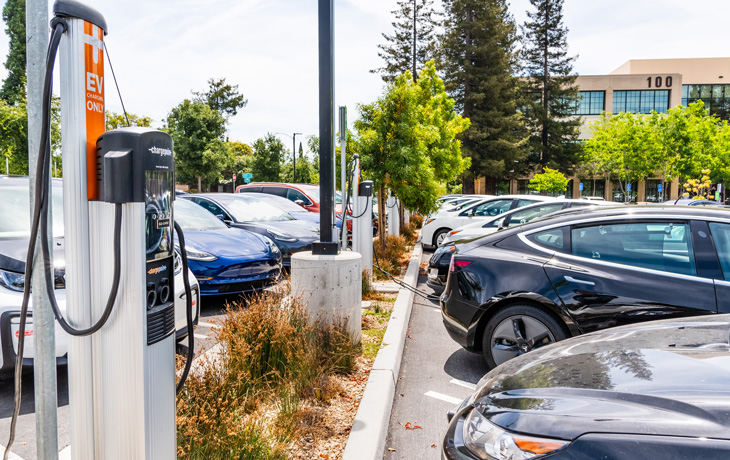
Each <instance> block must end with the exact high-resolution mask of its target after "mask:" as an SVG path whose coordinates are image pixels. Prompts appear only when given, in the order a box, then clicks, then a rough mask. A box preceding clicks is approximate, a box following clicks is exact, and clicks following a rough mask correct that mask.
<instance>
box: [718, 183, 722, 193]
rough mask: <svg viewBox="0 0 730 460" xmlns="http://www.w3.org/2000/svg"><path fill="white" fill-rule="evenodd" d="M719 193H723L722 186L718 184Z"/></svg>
mask: <svg viewBox="0 0 730 460" xmlns="http://www.w3.org/2000/svg"><path fill="white" fill-rule="evenodd" d="M717 191H718V192H720V193H722V184H717Z"/></svg>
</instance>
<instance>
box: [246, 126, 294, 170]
mask: <svg viewBox="0 0 730 460" xmlns="http://www.w3.org/2000/svg"><path fill="white" fill-rule="evenodd" d="M285 151H286V149H285V148H284V144H282V142H281V140H280V139H279V138H278V137H276V136H275V135H274V134H272V133H267V134H266V136H265V137H264V138H262V139H256V142H254V143H253V162H252V164H251V174H253V180H255V181H256V182H278V181H279V180H280V177H279V176H280V175H281V160H282V158H283V157H284V152H285Z"/></svg>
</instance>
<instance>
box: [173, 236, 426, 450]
mask: <svg viewBox="0 0 730 460" xmlns="http://www.w3.org/2000/svg"><path fill="white" fill-rule="evenodd" d="M420 254H421V250H420V245H418V246H417V247H416V248H415V250H414V252H413V255H412V257H411V259H410V263H409V265H408V270H407V271H406V275H405V279H404V282H405V283H408V284H409V285H410V286H413V287H414V288H415V283H416V278H417V276H418V268H419V261H420ZM400 257H401V260H400V263H403V262H405V260H404V257H403V256H402V252H401V253H400ZM393 268H400V267H393ZM399 271H400V270H399ZM364 298H366V299H368V300H369V305H368V307H367V308H366V309H365V310H364V311H363V315H362V326H363V334H362V342H361V343H355V344H353V341H352V339H351V336H350V335H349V334H348V332H347V329H346V327H345V322H344V321H341V322H339V323H338V322H335V324H334V325H331V326H323V325H321V324H312V322H311V320H310V319H309V317H308V316H307V314H306V308H304V307H305V306H304V305H303V304H302V302H301V301H300V300H299V299H296V298H292V297H290V296H289V292H288V289H281V290H279V291H278V292H269V293H265V294H262V295H260V296H257V297H255V298H254V299H251V300H250V301H248V302H246V303H245V305H244V304H237V305H231V306H229V307H228V311H227V318H226V320H225V321H224V322H222V323H221V324H220V329H219V332H218V334H217V336H216V339H215V341H216V342H217V343H216V344H215V346H214V350H215V351H214V352H209V353H206V354H204V355H202V357H200V358H198V359H197V360H196V362H195V365H194V369H193V371H192V372H191V374H190V376H189V378H188V381H187V383H186V385H185V387H184V389H183V390H182V392H181V393H180V395H179V396H178V407H177V420H178V422H177V423H178V430H177V431H178V457H179V458H186V459H206V460H207V459H242V460H247V459H251V460H253V459H257V460H258V459H261V460H274V459H277V460H278V459H330V460H335V459H341V458H345V459H348V458H349V459H355V458H356V459H369V458H382V451H383V447H384V442H385V436H386V434H387V427H388V419H389V416H390V408H391V405H392V402H393V392H394V389H395V381H396V379H397V377H398V369H399V367H400V358H401V355H402V352H403V343H404V340H405V334H406V329H407V326H408V318H409V316H410V309H411V304H412V301H413V293H412V291H410V290H407V289H401V290H400V292H399V294H398V295H397V298H396V296H395V295H387V294H381V293H378V292H375V291H372V292H369V293H368V292H366V293H364ZM386 327H387V329H386ZM381 342H382V343H381ZM366 384H367V386H366ZM363 391H364V394H363ZM373 433H375V434H373ZM348 437H349V440H348ZM346 444H347V450H345V445H346ZM343 451H344V454H343ZM350 451H353V452H354V453H353V454H348V452H350ZM378 452H379V456H378ZM343 455H344V456H343Z"/></svg>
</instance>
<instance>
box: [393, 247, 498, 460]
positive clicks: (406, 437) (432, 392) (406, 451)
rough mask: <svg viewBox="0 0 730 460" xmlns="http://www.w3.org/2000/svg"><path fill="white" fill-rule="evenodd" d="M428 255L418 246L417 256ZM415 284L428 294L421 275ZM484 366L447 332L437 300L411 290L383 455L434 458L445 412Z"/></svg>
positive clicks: (470, 387) (471, 385) (470, 386)
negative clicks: (414, 294)
mask: <svg viewBox="0 0 730 460" xmlns="http://www.w3.org/2000/svg"><path fill="white" fill-rule="evenodd" d="M431 255H432V253H431V252H426V251H424V253H423V256H422V262H426V261H428V259H429V258H430V257H431ZM418 290H420V291H426V292H427V293H430V294H434V292H433V290H431V289H430V288H428V287H427V286H426V276H420V277H419V280H418ZM486 372H487V367H486V364H485V363H484V361H483V360H482V357H481V355H479V354H475V353H470V352H468V351H466V350H464V349H463V348H461V347H460V346H459V345H458V344H456V342H454V341H453V340H452V339H451V338H450V337H449V335H448V334H447V332H446V330H445V329H444V326H443V323H442V320H441V309H440V307H439V304H438V300H435V299H425V298H423V297H421V296H418V295H416V296H415V298H414V304H413V309H412V312H411V318H410V323H409V330H408V336H407V338H406V343H405V349H404V352H403V361H402V364H401V368H400V375H399V377H398V383H397V385H396V390H395V401H394V402H393V409H392V413H391V416H390V423H389V427H388V438H387V440H386V443H385V454H384V457H383V458H384V459H387V460H395V459H419V460H431V459H432V460H439V459H440V458H441V445H442V443H443V439H444V434H445V433H446V428H447V421H446V413H447V412H448V411H449V409H451V408H452V407H454V406H456V405H457V404H459V403H460V402H461V401H462V400H464V399H466V398H467V397H469V396H470V395H471V394H472V392H473V389H474V385H475V384H476V383H477V382H478V381H479V379H481V378H482V376H483V375H484V374H485V373H486Z"/></svg>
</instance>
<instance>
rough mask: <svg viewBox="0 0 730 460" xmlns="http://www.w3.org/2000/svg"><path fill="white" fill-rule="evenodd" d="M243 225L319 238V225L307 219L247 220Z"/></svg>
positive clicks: (303, 238)
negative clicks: (278, 220)
mask: <svg viewBox="0 0 730 460" xmlns="http://www.w3.org/2000/svg"><path fill="white" fill-rule="evenodd" d="M241 224H242V225H252V226H256V227H259V228H262V229H265V230H271V231H274V232H279V233H286V234H287V235H290V236H293V237H294V238H297V239H300V240H312V241H314V240H318V239H319V225H317V224H314V223H312V222H307V221H305V220H288V221H280V222H245V223H241Z"/></svg>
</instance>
